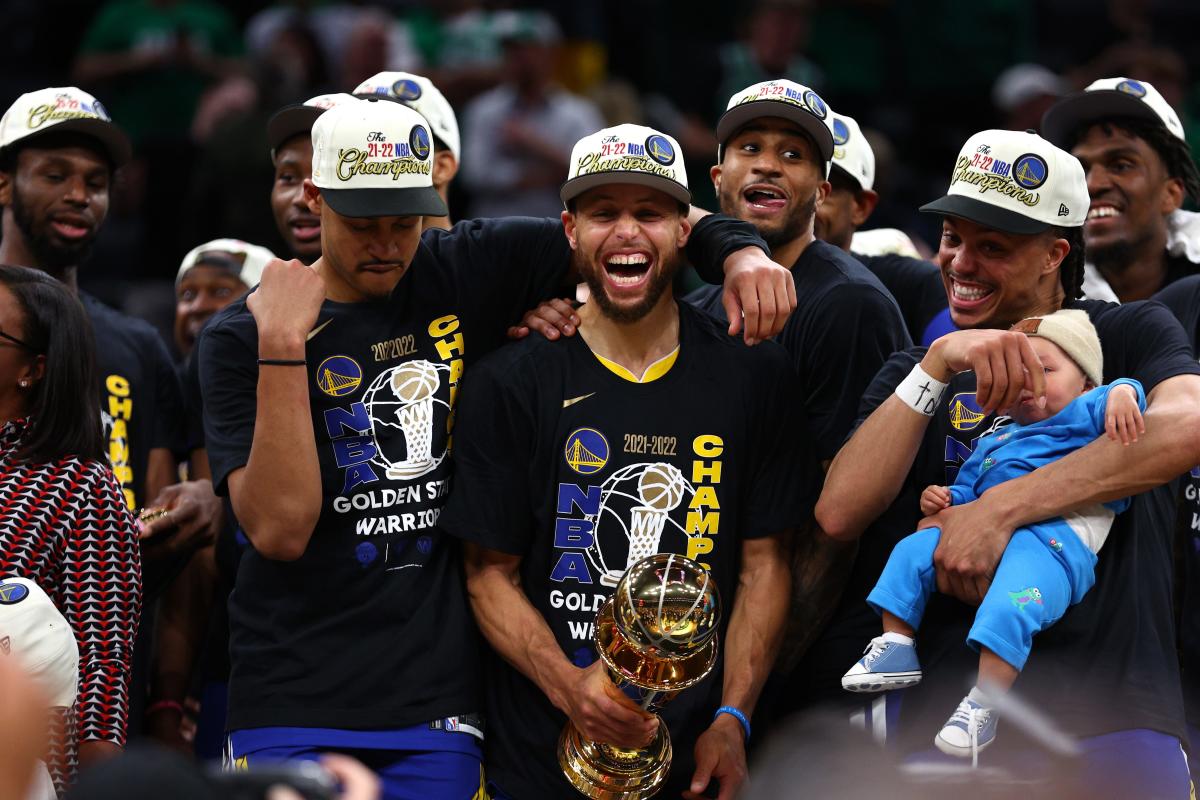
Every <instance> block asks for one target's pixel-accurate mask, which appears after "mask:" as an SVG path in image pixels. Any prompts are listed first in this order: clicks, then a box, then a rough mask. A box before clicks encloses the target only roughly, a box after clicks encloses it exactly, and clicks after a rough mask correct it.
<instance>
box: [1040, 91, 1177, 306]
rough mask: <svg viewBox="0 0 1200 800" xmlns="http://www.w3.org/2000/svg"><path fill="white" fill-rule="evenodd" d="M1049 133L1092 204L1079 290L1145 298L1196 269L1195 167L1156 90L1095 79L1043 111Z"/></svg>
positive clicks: (1116, 297) (1168, 108)
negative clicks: (1081, 176) (1080, 176)
mask: <svg viewBox="0 0 1200 800" xmlns="http://www.w3.org/2000/svg"><path fill="white" fill-rule="evenodd" d="M1042 129H1043V131H1044V133H1045V136H1046V138H1047V139H1049V140H1050V141H1052V142H1054V143H1055V144H1057V145H1058V146H1060V147H1064V148H1067V149H1069V150H1070V151H1071V153H1072V154H1073V155H1075V157H1076V158H1078V159H1079V160H1080V162H1082V163H1083V169H1084V171H1085V172H1086V174H1087V182H1088V193H1089V195H1090V196H1091V208H1090V210H1089V211H1088V218H1087V223H1086V224H1085V225H1084V228H1083V233H1084V237H1085V239H1086V241H1087V252H1088V259H1089V263H1088V266H1087V273H1086V275H1085V279H1084V284H1083V289H1084V293H1085V294H1086V295H1087V296H1088V297H1092V298H1095V299H1098V300H1120V301H1121V302H1127V301H1129V300H1145V299H1147V298H1149V297H1150V296H1151V295H1153V294H1154V293H1155V292H1157V291H1159V290H1160V289H1162V288H1163V287H1165V286H1167V285H1168V284H1171V283H1173V282H1174V281H1176V280H1178V279H1179V278H1182V277H1184V276H1185V275H1191V274H1194V273H1196V272H1200V215H1198V214H1195V213H1193V212H1189V211H1183V210H1181V208H1180V207H1181V206H1182V205H1183V202H1184V200H1185V199H1186V198H1188V197H1191V198H1192V200H1193V201H1200V174H1197V171H1196V164H1195V162H1194V161H1193V160H1192V154H1191V151H1190V150H1189V148H1188V144H1187V139H1186V138H1184V131H1183V125H1181V124H1180V122H1179V116H1178V115H1177V114H1176V113H1175V110H1174V109H1172V108H1171V106H1169V105H1168V104H1167V101H1166V100H1164V99H1163V96H1162V95H1161V94H1159V92H1158V90H1157V89H1155V88H1154V87H1153V86H1151V85H1150V84H1149V83H1146V82H1145V81H1137V80H1134V79H1132V78H1102V79H1101V80H1098V81H1096V82H1094V83H1092V84H1091V85H1090V86H1088V87H1087V88H1086V89H1085V90H1084V91H1082V92H1078V93H1076V94H1073V95H1069V96H1067V97H1064V98H1063V99H1062V100H1059V101H1058V102H1057V103H1055V104H1054V105H1053V106H1051V107H1050V109H1049V110H1048V111H1047V112H1046V115H1045V117H1043V119H1042Z"/></svg>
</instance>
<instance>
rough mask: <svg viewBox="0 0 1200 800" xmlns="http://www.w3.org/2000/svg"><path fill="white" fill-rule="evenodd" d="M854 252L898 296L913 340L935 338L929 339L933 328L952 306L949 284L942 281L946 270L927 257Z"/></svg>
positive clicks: (924, 340)
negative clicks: (949, 296) (942, 269)
mask: <svg viewBox="0 0 1200 800" xmlns="http://www.w3.org/2000/svg"><path fill="white" fill-rule="evenodd" d="M850 255H852V256H854V257H855V258H856V259H858V260H859V261H861V262H862V264H863V266H865V267H866V268H867V269H869V270H871V274H872V275H874V276H875V277H876V278H879V280H880V282H881V283H883V285H884V286H885V287H886V288H887V290H888V291H889V292H891V294H892V297H894V298H896V303H897V304H898V305H899V306H900V313H901V314H903V315H904V324H905V325H907V326H908V335H909V338H911V339H912V341H913V343H914V344H921V343H923V342H928V341H932V339H928V338H927V334H929V333H930V327H931V326H934V325H935V322H937V321H938V320H939V317H941V316H943V315H944V314H945V312H946V310H947V308H948V306H949V303H948V302H947V300H946V287H945V285H944V284H943V283H942V271H941V270H940V269H938V267H937V265H936V264H933V263H931V262H929V261H925V260H924V259H920V258H911V257H909V256H902V255H897V254H895V253H885V254H883V255H877V256H868V255H863V254H862V253H851V254H850ZM944 332H945V331H940V333H944ZM940 333H939V335H940ZM933 338H937V336H934V337H933Z"/></svg>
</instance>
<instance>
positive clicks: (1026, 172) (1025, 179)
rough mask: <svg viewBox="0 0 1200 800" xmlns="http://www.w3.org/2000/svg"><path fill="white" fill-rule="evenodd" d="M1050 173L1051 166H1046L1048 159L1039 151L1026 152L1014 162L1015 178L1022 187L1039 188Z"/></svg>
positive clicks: (1013, 172) (1013, 171) (1013, 173)
mask: <svg viewBox="0 0 1200 800" xmlns="http://www.w3.org/2000/svg"><path fill="white" fill-rule="evenodd" d="M1049 175H1050V168H1049V167H1048V166H1046V159H1044V158H1042V157H1041V156H1039V155H1038V154H1037V153H1026V154H1025V155H1023V156H1021V157H1020V158H1018V159H1017V160H1016V161H1014V162H1013V170H1012V176H1013V180H1014V181H1016V182H1017V185H1018V186H1020V187H1021V188H1022V189H1029V190H1030V191H1032V190H1034V189H1036V188H1038V187H1039V186H1041V185H1042V184H1043V183H1045V182H1046V178H1047V177H1048V176H1049Z"/></svg>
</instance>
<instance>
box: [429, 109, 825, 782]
mask: <svg viewBox="0 0 1200 800" xmlns="http://www.w3.org/2000/svg"><path fill="white" fill-rule="evenodd" d="M678 152H679V147H678V144H677V143H676V142H675V141H674V140H673V139H671V138H670V137H668V136H665V135H663V134H661V133H658V132H657V131H654V130H652V129H649V128H644V127H641V126H638V125H619V126H617V127H614V128H606V129H604V130H601V131H599V132H597V133H595V134H592V135H591V136H588V137H585V138H584V139H582V140H580V141H579V142H578V143H577V144H576V145H575V148H574V150H573V152H572V155H571V165H572V166H571V172H570V176H569V179H568V180H567V182H566V183H565V184H564V185H563V187H562V199H563V203H564V204H565V206H566V211H565V212H563V215H562V220H563V228H564V231H565V233H566V238H567V240H568V241H569V242H570V246H571V249H572V250H573V251H574V257H575V264H576V266H577V267H578V269H579V272H580V273H581V274H582V276H583V278H584V279H585V280H586V282H587V284H588V287H589V288H590V290H591V294H590V299H589V301H588V302H587V303H585V304H584V305H583V306H582V307H581V308H580V309H579V317H580V325H579V331H578V335H577V336H573V337H571V338H569V339H567V340H565V341H559V342H551V341H549V340H547V339H544V338H542V337H541V336H539V335H534V336H531V337H530V338H528V339H526V340H525V341H522V342H520V343H517V344H514V345H510V346H509V347H507V348H505V349H503V350H501V351H499V352H497V353H495V354H494V355H493V356H491V357H489V358H488V359H485V361H483V362H482V363H480V364H479V366H478V367H476V368H475V369H474V370H473V371H472V373H471V375H470V376H469V378H468V380H467V383H466V385H465V387H464V389H463V401H462V408H461V417H460V425H459V428H458V430H457V431H456V434H455V435H456V437H457V438H456V445H455V459H456V462H457V472H456V476H455V485H454V491H453V492H452V493H451V497H450V501H449V504H448V505H447V508H446V513H445V514H444V515H443V517H442V520H441V521H442V525H444V526H445V528H446V529H447V531H449V532H450V533H452V534H453V535H455V536H458V537H461V538H462V539H464V540H465V541H466V542H467V543H468V544H467V551H466V552H467V581H468V589H469V593H470V598H471V605H472V608H473V609H474V611H475V617H476V619H477V620H478V621H479V625H480V629H481V630H482V632H483V634H484V635H485V636H486V637H487V639H488V640H489V641H490V642H491V644H492V646H493V647H494V648H495V649H496V651H497V652H498V653H499V654H500V656H501V657H502V658H503V659H504V660H503V662H502V663H499V664H497V665H496V666H495V667H494V668H493V669H491V670H489V672H488V685H487V686H488V691H487V698H488V729H489V734H488V739H487V746H486V750H487V759H486V760H487V774H488V778H489V781H491V782H493V783H494V786H493V787H492V797H494V798H505V799H507V798H534V797H537V798H563V800H566V799H567V798H575V797H578V796H579V794H578V793H577V792H576V791H575V789H573V788H572V786H571V785H570V784H569V783H568V782H567V780H566V778H565V777H564V776H563V773H562V770H561V769H560V768H559V766H558V764H557V762H556V759H555V743H556V742H557V741H558V737H559V734H560V733H561V732H562V730H563V726H564V725H566V723H567V721H568V719H569V720H571V721H572V722H574V723H575V725H576V726H578V728H579V729H580V731H581V732H582V733H583V734H584V735H585V736H587V737H588V738H590V739H593V740H599V741H602V742H609V743H613V744H616V745H618V746H622V747H638V746H644V745H645V744H646V743H647V739H648V737H649V736H652V735H653V734H654V732H655V730H656V726H657V722H656V721H655V719H654V717H653V716H651V715H650V714H647V713H646V712H645V711H643V710H642V709H641V708H639V707H638V705H637V704H635V703H634V702H633V701H631V700H630V699H629V698H628V697H626V696H625V695H623V694H622V693H621V692H620V691H619V690H617V689H616V688H615V687H614V686H613V684H612V682H611V681H610V680H609V678H608V677H607V672H606V668H605V666H604V663H603V662H602V661H600V660H598V659H597V655H596V649H595V645H594V641H593V631H592V622H593V621H594V619H595V614H596V611H597V609H598V608H599V603H601V602H602V601H603V600H604V599H605V598H606V597H608V596H609V595H611V594H612V592H613V587H614V586H615V585H616V583H617V581H618V579H619V578H620V577H621V575H622V574H623V573H624V572H625V570H626V568H627V567H629V566H630V565H632V564H634V563H636V562H637V561H639V560H640V559H642V558H644V557H645V556H648V555H651V554H654V553H678V554H679V555H683V556H687V557H690V558H693V559H697V560H699V561H701V562H702V563H704V565H705V566H706V567H708V568H709V571H710V574H711V575H712V578H713V580H714V581H715V582H716V584H717V585H718V587H719V589H720V594H721V598H722V603H723V608H724V609H725V612H724V614H725V619H723V620H722V624H721V633H720V641H721V649H722V652H721V653H720V658H721V659H722V661H723V664H724V682H723V683H719V682H718V681H717V680H716V679H715V674H714V676H713V677H710V678H708V679H706V680H705V681H704V682H702V683H700V684H699V685H697V686H694V687H691V688H689V689H688V690H686V691H684V692H683V693H682V694H681V695H680V696H679V697H677V698H675V699H674V700H672V701H671V702H670V703H669V704H668V705H667V706H666V709H665V710H664V711H663V718H664V720H665V721H666V724H667V725H668V726H669V728H670V731H671V739H672V742H673V747H674V760H673V763H672V772H671V775H670V776H669V777H668V778H667V783H666V785H665V787H664V788H663V790H662V796H663V797H679V796H680V793H681V792H683V796H685V797H692V798H695V797H700V796H701V793H703V792H704V791H705V789H706V787H707V786H709V784H710V780H711V781H714V782H716V783H717V784H719V789H720V797H722V798H732V797H733V795H734V793H735V792H736V789H737V787H738V786H739V784H740V783H741V782H742V781H743V780H744V778H745V770H746V763H745V737H746V736H748V735H749V733H750V722H749V720H750V718H751V716H752V714H753V711H754V706H755V703H756V700H757V698H758V693H759V691H760V689H761V688H762V685H763V681H764V680H765V679H766V676H767V672H768V670H769V669H770V665H771V662H772V660H773V657H774V654H775V649H776V647H777V645H778V643H779V639H780V635H781V633H782V627H783V621H784V616H785V614H786V609H787V588H788V572H787V566H786V560H785V557H784V553H785V552H786V543H785V542H784V541H783V540H782V538H781V536H780V534H782V533H783V532H784V531H786V530H788V529H790V528H791V527H792V526H793V525H794V524H795V523H796V522H797V521H798V520H800V519H803V518H804V517H806V516H807V514H808V512H809V505H808V498H810V497H811V495H812V493H813V489H814V485H813V482H812V475H813V472H814V471H815V470H813V469H811V468H810V469H807V470H806V469H805V468H804V465H805V464H807V463H811V462H810V461H808V460H807V459H809V458H810V457H811V452H810V451H811V448H810V447H809V446H808V443H807V442H805V441H804V440H803V439H800V438H797V436H796V432H797V431H798V430H799V429H800V427H801V418H800V417H799V416H798V415H797V414H796V413H795V412H794V411H793V410H791V409H790V408H789V407H788V402H789V401H790V399H791V398H792V397H793V396H794V390H793V388H792V385H791V380H792V379H791V376H790V371H789V370H788V368H787V359H786V357H785V355H784V353H783V351H782V350H781V349H780V348H779V347H778V346H777V345H775V344H773V343H770V342H765V343H763V344H760V345H759V346H757V347H755V348H747V347H746V346H745V345H744V344H743V343H742V342H741V341H739V340H737V339H733V338H730V337H729V336H728V335H727V334H726V331H725V327H724V326H723V325H721V324H719V323H717V322H716V321H715V320H712V319H711V318H709V317H707V316H706V315H704V314H702V313H700V312H698V311H696V310H695V309H693V308H691V307H689V306H688V305H687V304H682V303H677V302H676V301H675V299H674V298H673V297H672V295H671V292H670V287H671V281H672V278H673V277H674V275H675V272H676V270H677V269H678V268H679V262H680V259H679V248H680V247H681V246H682V245H683V244H684V242H685V241H686V240H687V238H688V236H689V234H690V233H691V230H692V227H691V225H690V224H689V223H688V221H687V212H688V206H687V203H688V200H689V197H690V195H689V192H688V189H687V182H686V176H685V173H684V170H683V164H682V159H679V158H677V154H678ZM714 788H715V787H714ZM684 790H687V791H684ZM705 796H708V795H705Z"/></svg>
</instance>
